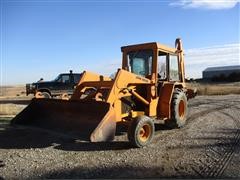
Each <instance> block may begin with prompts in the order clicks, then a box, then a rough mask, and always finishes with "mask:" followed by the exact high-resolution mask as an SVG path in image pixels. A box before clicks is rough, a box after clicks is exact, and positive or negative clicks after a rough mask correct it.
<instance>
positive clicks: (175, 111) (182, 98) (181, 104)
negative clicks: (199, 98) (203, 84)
mask: <svg viewBox="0 0 240 180" xmlns="http://www.w3.org/2000/svg"><path fill="white" fill-rule="evenodd" d="M171 113H172V119H171V120H169V123H168V126H169V127H171V128H181V127H183V126H184V125H185V124H186V120H187V114H188V102H187V97H186V94H185V93H184V92H183V91H182V90H181V89H175V90H174V93H173V97H172V105H171Z"/></svg>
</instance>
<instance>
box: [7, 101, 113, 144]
mask: <svg viewBox="0 0 240 180" xmlns="http://www.w3.org/2000/svg"><path fill="white" fill-rule="evenodd" d="M11 123H12V124H20V125H26V126H35V127H39V128H44V129H49V130H53V131H57V132H63V133H67V134H72V135H74V136H75V135H77V136H78V137H79V139H83V140H90V141H91V142H100V141H111V140H113V139H114V136H115V130H116V121H115V112H114V109H113V108H112V107H110V104H109V103H106V102H99V101H73V100H69V101H66V100H58V99H33V100H32V101H31V103H30V104H29V105H28V106H27V107H26V108H25V109H24V110H23V111H22V112H20V113H19V114H18V115H16V117H14V118H13V119H12V121H11Z"/></svg>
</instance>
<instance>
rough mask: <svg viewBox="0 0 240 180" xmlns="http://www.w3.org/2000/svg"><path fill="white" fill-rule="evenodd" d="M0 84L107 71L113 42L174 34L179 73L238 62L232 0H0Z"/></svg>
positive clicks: (115, 53)
mask: <svg viewBox="0 0 240 180" xmlns="http://www.w3.org/2000/svg"><path fill="white" fill-rule="evenodd" d="M0 2H1V4H0V5H1V7H0V11H1V12H0V13H1V14H0V15H1V19H0V20H1V23H0V24H1V35H0V41H1V42H0V43H1V44H0V45H1V48H0V50H1V51H0V53H1V54H0V58H1V67H0V71H1V72H0V76H1V78H0V81H1V85H13V84H25V83H30V82H33V81H36V80H38V79H39V78H40V77H43V78H44V79H45V80H51V79H54V78H55V76H57V74H59V73H61V72H68V71H69V70H70V69H72V70H73V71H75V72H82V71H83V70H90V71H94V72H98V73H101V74H104V75H110V74H112V73H113V72H115V71H116V69H117V68H118V67H120V66H121V51H120V47H121V46H123V45H128V44H135V43H144V42H153V41H158V42H160V43H163V44H167V45H169V46H174V41H175V38H177V37H181V38H182V41H183V45H184V48H185V59H186V62H185V65H186V76H187V77H188V78H200V77H201V76H202V70H204V69H205V68H206V67H209V66H224V65H240V44H239V43H240V34H239V32H240V25H239V16H240V5H239V4H240V3H239V1H238V0H176V1H175V0H173V1H170V0H169V1H168V0H149V1H146V0H116V1H110V0H104V1H102V0H99V1H96V0H89V1H87V0H70V1H66V0H50V1H47V0H32V1H30V0H18V1H17V0H0Z"/></svg>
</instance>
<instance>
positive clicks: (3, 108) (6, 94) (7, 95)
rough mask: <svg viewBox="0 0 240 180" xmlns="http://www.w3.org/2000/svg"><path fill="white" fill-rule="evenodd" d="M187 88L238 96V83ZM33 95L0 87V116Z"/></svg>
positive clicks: (21, 89) (11, 113)
mask: <svg viewBox="0 0 240 180" xmlns="http://www.w3.org/2000/svg"><path fill="white" fill-rule="evenodd" d="M187 86H188V87H192V88H197V92H198V95H228V94H240V82H235V83H225V84H223V83H222V84H214V83H212V84H210V83H208V84H207V83H205V84H203V83H201V84H200V83H187ZM31 98H33V95H29V96H26V90H25V86H24V85H17V86H3V87H0V116H1V117H13V116H15V115H16V114H18V113H19V112H20V111H21V110H22V109H24V107H26V104H27V103H29V102H30V100H31Z"/></svg>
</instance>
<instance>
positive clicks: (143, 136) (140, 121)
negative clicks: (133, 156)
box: [128, 116, 155, 148]
mask: <svg viewBox="0 0 240 180" xmlns="http://www.w3.org/2000/svg"><path fill="white" fill-rule="evenodd" d="M154 131H155V127H154V123H153V120H152V119H151V118H149V117H147V116H139V117H137V118H135V119H134V120H133V121H132V122H131V124H130V126H129V128H128V140H129V141H130V143H131V144H132V145H133V146H134V147H138V148H140V147H143V146H147V145H148V144H150V142H151V141H152V139H153V136H154Z"/></svg>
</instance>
